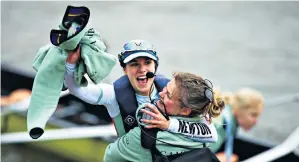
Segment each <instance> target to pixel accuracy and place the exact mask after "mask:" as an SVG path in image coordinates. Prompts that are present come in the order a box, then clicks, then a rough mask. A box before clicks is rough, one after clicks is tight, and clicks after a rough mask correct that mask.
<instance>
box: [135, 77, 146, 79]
mask: <svg viewBox="0 0 299 162" xmlns="http://www.w3.org/2000/svg"><path fill="white" fill-rule="evenodd" d="M137 79H146V76H142V77H138V78H137Z"/></svg>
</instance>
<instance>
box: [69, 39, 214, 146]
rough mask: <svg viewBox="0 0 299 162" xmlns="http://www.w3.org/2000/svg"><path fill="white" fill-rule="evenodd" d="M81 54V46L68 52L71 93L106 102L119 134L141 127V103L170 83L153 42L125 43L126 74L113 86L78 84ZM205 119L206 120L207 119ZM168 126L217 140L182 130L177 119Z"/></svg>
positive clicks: (91, 101) (89, 100) (211, 137)
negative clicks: (160, 69)
mask: <svg viewBox="0 0 299 162" xmlns="http://www.w3.org/2000/svg"><path fill="white" fill-rule="evenodd" d="M80 55H81V54H80V48H78V50H77V51H75V52H69V53H68V58H67V63H66V73H65V81H66V86H67V87H68V89H69V91H70V93H71V94H73V95H75V96H77V97H78V98H80V99H81V100H83V101H85V102H87V103H89V104H94V105H104V106H105V107H106V108H107V110H108V113H109V115H110V117H111V118H112V119H113V122H114V125H115V128H116V131H117V134H118V136H123V135H125V134H126V133H128V132H129V131H130V130H131V129H133V128H135V127H137V126H138V123H137V120H136V118H135V113H136V110H137V108H138V106H140V105H141V104H143V103H151V102H152V101H153V100H157V99H159V97H160V96H159V92H161V91H163V89H164V87H165V86H166V84H167V83H168V82H169V79H168V78H166V77H165V76H163V75H158V74H157V75H156V71H157V69H158V65H159V57H158V56H157V52H156V50H155V49H154V47H153V45H152V44H150V43H149V42H148V41H145V40H132V41H129V42H128V43H126V44H125V45H124V46H123V49H122V51H121V53H120V54H119V55H118V58H119V63H120V65H121V66H122V68H123V72H124V74H125V75H123V76H122V77H120V78H119V79H118V80H116V81H115V82H114V83H113V85H110V84H105V83H100V84H97V85H95V84H88V85H87V87H80V86H78V85H76V83H75V80H74V75H75V71H76V68H77V67H76V66H77V62H78V60H79V59H80ZM148 72H150V73H151V74H152V76H151V77H148V76H147V73H148ZM202 121H205V118H203V120H202ZM202 121H199V123H200V124H203V125H205V126H207V128H208V129H209V130H212V129H215V126H214V125H213V124H211V123H208V122H202ZM164 126H165V127H164V128H163V129H165V130H167V131H170V132H174V133H179V134H184V135H187V136H192V137H193V138H194V140H197V141H201V142H215V141H216V139H217V133H212V134H210V135H209V136H208V137H207V136H206V135H202V134H196V135H194V134H192V133H190V132H182V131H180V129H179V126H180V125H179V122H178V120H177V119H170V120H169V121H168V122H166V125H164Z"/></svg>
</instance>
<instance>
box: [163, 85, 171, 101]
mask: <svg viewBox="0 0 299 162" xmlns="http://www.w3.org/2000/svg"><path fill="white" fill-rule="evenodd" d="M167 86H168V84H167V85H166V87H165V88H166V93H167V96H168V98H171V97H172V95H171V94H170V93H169V91H168V88H167Z"/></svg>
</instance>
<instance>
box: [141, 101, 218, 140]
mask: <svg viewBox="0 0 299 162" xmlns="http://www.w3.org/2000/svg"><path fill="white" fill-rule="evenodd" d="M147 107H148V108H150V109H151V111H152V112H151V111H148V110H145V109H143V110H141V111H142V112H144V113H146V114H148V115H150V116H152V117H153V119H152V120H146V119H142V122H144V123H147V124H149V125H148V126H146V127H147V128H160V129H162V130H167V131H169V132H172V133H178V134H182V135H184V136H186V137H187V138H190V139H192V140H194V141H197V142H216V141H217V139H218V135H217V131H216V128H215V126H214V124H212V123H209V122H207V121H206V120H205V119H204V118H203V119H202V120H200V121H198V122H194V121H193V122H190V121H185V120H182V119H177V118H175V117H171V118H170V120H166V118H165V117H164V116H163V115H162V114H161V113H160V111H158V110H157V109H156V108H155V107H154V106H153V105H150V104H148V105H147Z"/></svg>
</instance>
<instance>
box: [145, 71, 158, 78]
mask: <svg viewBox="0 0 299 162" xmlns="http://www.w3.org/2000/svg"><path fill="white" fill-rule="evenodd" d="M154 76H156V75H155V74H154V73H153V72H147V73H146V78H153V77H154Z"/></svg>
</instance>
